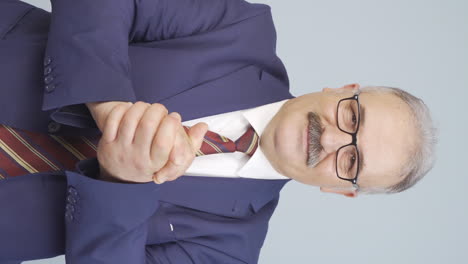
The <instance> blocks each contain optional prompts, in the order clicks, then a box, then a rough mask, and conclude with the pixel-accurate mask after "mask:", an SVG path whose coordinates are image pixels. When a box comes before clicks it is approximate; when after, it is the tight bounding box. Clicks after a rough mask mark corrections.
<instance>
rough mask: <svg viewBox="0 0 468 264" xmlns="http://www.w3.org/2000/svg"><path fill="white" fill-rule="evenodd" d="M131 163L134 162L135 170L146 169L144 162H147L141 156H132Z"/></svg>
mask: <svg viewBox="0 0 468 264" xmlns="http://www.w3.org/2000/svg"><path fill="white" fill-rule="evenodd" d="M133 164H134V167H135V169H136V170H137V171H145V170H146V164H148V163H147V162H146V160H145V159H143V158H134V159H133Z"/></svg>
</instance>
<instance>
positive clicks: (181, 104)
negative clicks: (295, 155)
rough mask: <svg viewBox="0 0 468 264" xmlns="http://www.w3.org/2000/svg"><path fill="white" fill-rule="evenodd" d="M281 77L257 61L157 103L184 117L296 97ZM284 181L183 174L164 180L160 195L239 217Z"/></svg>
mask: <svg viewBox="0 0 468 264" xmlns="http://www.w3.org/2000/svg"><path fill="white" fill-rule="evenodd" d="M285 78H287V77H285ZM285 78H283V79H278V78H276V77H274V76H273V75H271V74H270V73H268V72H266V71H263V70H262V69H261V68H259V67H258V66H256V65H249V66H246V67H244V68H242V69H240V70H237V71H236V72H234V73H231V74H229V75H227V76H224V77H221V78H219V79H216V80H213V81H210V82H208V83H204V84H201V85H198V86H195V87H192V88H190V89H188V90H186V91H184V92H182V93H179V94H176V95H174V96H171V97H169V98H166V99H164V100H162V101H160V103H162V104H164V105H165V106H166V108H167V109H168V110H169V112H172V111H176V112H178V113H180V114H181V116H182V118H183V121H185V120H191V119H196V118H200V117H205V116H210V115H216V114H220V113H226V112H232V111H237V110H241V109H247V108H252V107H257V106H260V105H264V104H269V103H273V102H277V101H281V100H284V99H291V98H294V96H292V95H291V94H290V93H289V88H288V85H287V83H288V80H287V79H285ZM288 181H289V180H260V179H246V178H224V177H200V176H186V175H184V176H182V177H180V178H179V179H177V180H176V181H173V182H166V183H164V184H163V186H162V188H161V200H162V201H165V202H169V203H173V204H177V205H180V206H184V207H189V208H193V209H197V210H201V211H205V212H210V213H214V214H220V215H225V216H229V217H241V216H246V215H249V214H252V213H253V212H256V211H258V210H259V209H260V208H261V207H262V206H263V205H265V204H266V203H268V202H269V201H271V200H272V199H273V198H275V197H276V196H277V195H278V193H279V191H280V190H281V188H282V187H283V186H284V184H286V182H288Z"/></svg>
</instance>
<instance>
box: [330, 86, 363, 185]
mask: <svg viewBox="0 0 468 264" xmlns="http://www.w3.org/2000/svg"><path fill="white" fill-rule="evenodd" d="M359 93H360V92H359V91H358V92H357V93H355V94H354V95H353V96H352V97H348V98H344V99H341V100H340V101H338V105H337V106H336V123H337V126H338V129H340V130H341V131H343V132H344V133H346V134H349V135H351V137H352V141H351V143H349V144H347V145H344V146H341V147H340V148H339V149H338V150H337V151H336V159H335V163H336V164H335V168H336V176H338V178H340V179H342V180H345V181H349V182H351V183H352V184H353V186H354V188H356V190H359V185H358V184H357V179H358V175H359V162H360V159H359V150H358V148H357V145H356V143H357V133H358V131H359V124H360V120H361V107H360V104H359Z"/></svg>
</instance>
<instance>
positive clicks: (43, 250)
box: [0, 0, 294, 264]
mask: <svg viewBox="0 0 468 264" xmlns="http://www.w3.org/2000/svg"><path fill="white" fill-rule="evenodd" d="M0 59H1V64H0V80H1V82H0V87H1V89H2V93H1V95H2V96H0V110H1V111H0V123H1V124H5V125H9V126H12V127H16V128H21V129H27V130H31V131H37V132H43V133H50V134H56V135H62V134H88V133H91V134H94V133H100V132H99V130H98V129H97V127H96V124H95V122H94V120H93V119H92V117H91V115H90V113H89V111H88V110H87V108H86V106H85V105H84V103H86V102H95V101H132V102H136V101H145V102H149V103H156V102H157V103H161V104H163V105H165V106H166V107H167V109H168V110H169V111H170V112H173V111H177V112H179V113H180V114H181V116H182V119H183V120H182V121H185V120H190V119H195V118H199V117H203V116H209V115H215V114H220V113H224V112H230V111H236V110H241V109H246V108H251V107H256V106H260V105H263V104H268V103H272V102H277V101H280V100H283V99H290V98H293V97H294V96H292V95H291V94H290V92H289V82H288V77H287V73H286V70H285V68H284V65H283V63H282V62H281V60H280V59H279V58H278V57H277V56H276V32H275V28H274V24H273V21H272V16H271V11H270V7H269V6H267V5H264V4H251V3H248V2H245V1H243V0H141V1H134V0H133V1H132V0H99V1H96V0H80V1H76V0H53V1H52V13H49V12H46V11H44V10H42V9H39V8H36V7H33V6H31V5H29V4H26V3H23V2H20V1H17V0H0ZM0 151H1V149H0ZM98 173H99V166H98V163H97V160H96V158H93V159H87V160H82V161H80V162H78V163H77V164H76V170H73V171H71V170H65V171H57V172H40V173H31V174H28V175H23V176H17V177H12V178H7V179H5V180H0V210H1V214H2V217H0V234H1V236H0V263H1V264H6V263H8V264H10V263H20V261H21V260H30V259H39V258H48V257H54V256H57V255H61V254H66V260H67V263H85V264H93V263H135V264H136V263H177V264H185V263H204V264H206V263H257V262H258V257H259V252H260V249H261V247H262V245H263V242H264V240H265V236H266V233H267V229H268V222H269V219H270V217H271V216H272V214H273V211H274V209H275V207H276V206H277V203H278V200H279V192H280V190H281V188H282V187H283V186H284V184H285V183H287V181H288V180H258V179H245V178H238V179H233V178H222V177H198V176H197V177H195V176H182V177H180V178H179V179H177V180H176V181H172V182H167V183H164V184H162V185H157V184H154V183H152V182H151V183H145V184H125V183H112V182H106V181H101V180H97V179H96V175H98Z"/></svg>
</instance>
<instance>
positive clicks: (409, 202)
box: [25, 0, 468, 264]
mask: <svg viewBox="0 0 468 264" xmlns="http://www.w3.org/2000/svg"><path fill="white" fill-rule="evenodd" d="M27 2H30V3H32V4H34V5H37V6H40V7H42V8H44V9H46V10H50V4H49V1H48V0H28V1H27ZM255 2H261V3H266V4H269V5H270V6H271V7H272V13H273V17H274V22H275V25H276V29H277V34H278V42H277V52H278V55H279V57H280V58H281V59H282V60H283V62H284V63H285V65H286V68H287V70H288V74H289V78H290V83H291V91H292V93H293V94H294V95H295V96H299V95H302V94H305V93H308V92H312V91H318V90H319V89H321V88H323V87H339V86H342V85H343V84H347V83H353V82H358V83H361V84H362V85H386V86H395V87H400V88H403V89H405V90H408V91H410V92H411V93H413V94H415V95H416V96H419V97H421V98H422V99H423V100H424V101H425V102H426V103H427V104H428V105H429V107H430V108H431V109H432V112H433V116H434V119H435V122H436V125H437V126H438V127H439V129H440V132H439V135H440V143H439V146H438V161H437V163H436V166H435V167H434V169H433V170H432V171H431V172H430V173H429V174H428V175H427V176H426V178H424V179H423V180H422V181H421V182H420V183H419V184H417V185H416V186H415V187H414V188H413V189H411V190H408V191H406V192H403V193H401V194H395V195H378V196H361V197H358V198H357V199H350V198H345V197H339V196H337V195H334V194H323V193H321V192H320V191H319V190H318V189H317V188H315V187H309V186H303V185H301V184H299V183H295V182H291V183H288V184H287V185H286V187H285V188H284V189H283V191H282V192H281V200H280V203H279V205H278V208H277V210H276V211H275V213H274V215H273V217H272V220H271V221H270V230H269V233H268V236H267V238H266V241H265V244H264V247H263V250H262V252H261V256H260V263H261V264H267V263H268V264H279V263H282V264H283V263H321V264H328V263H392V264H393V263H425V264H429V263H468V262H467V261H468V260H467V258H468V253H467V251H468V239H467V236H468V227H467V225H468V208H467V202H468V193H467V186H468V173H467V169H466V168H467V166H468V165H467V163H468V160H467V158H468V155H467V154H466V153H467V150H468V144H467V140H466V138H467V135H468V124H467V123H468V122H467V121H468V117H467V113H468V111H467V105H468V92H467V88H468V87H467V84H468V52H467V48H468V1H465V0H458V1H457V0H425V1H423V0H410V1H409V0H391V1H382V0H361V1H350V0H327V1H325V0H323V1H306V0H303V1H299V0H290V1H285V0H282V1H280V0H258V1H255ZM25 263H30V264H32V263H34V264H39V263H51V264H52V263H64V258H63V256H61V257H57V258H54V259H48V260H41V261H30V262H25Z"/></svg>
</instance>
